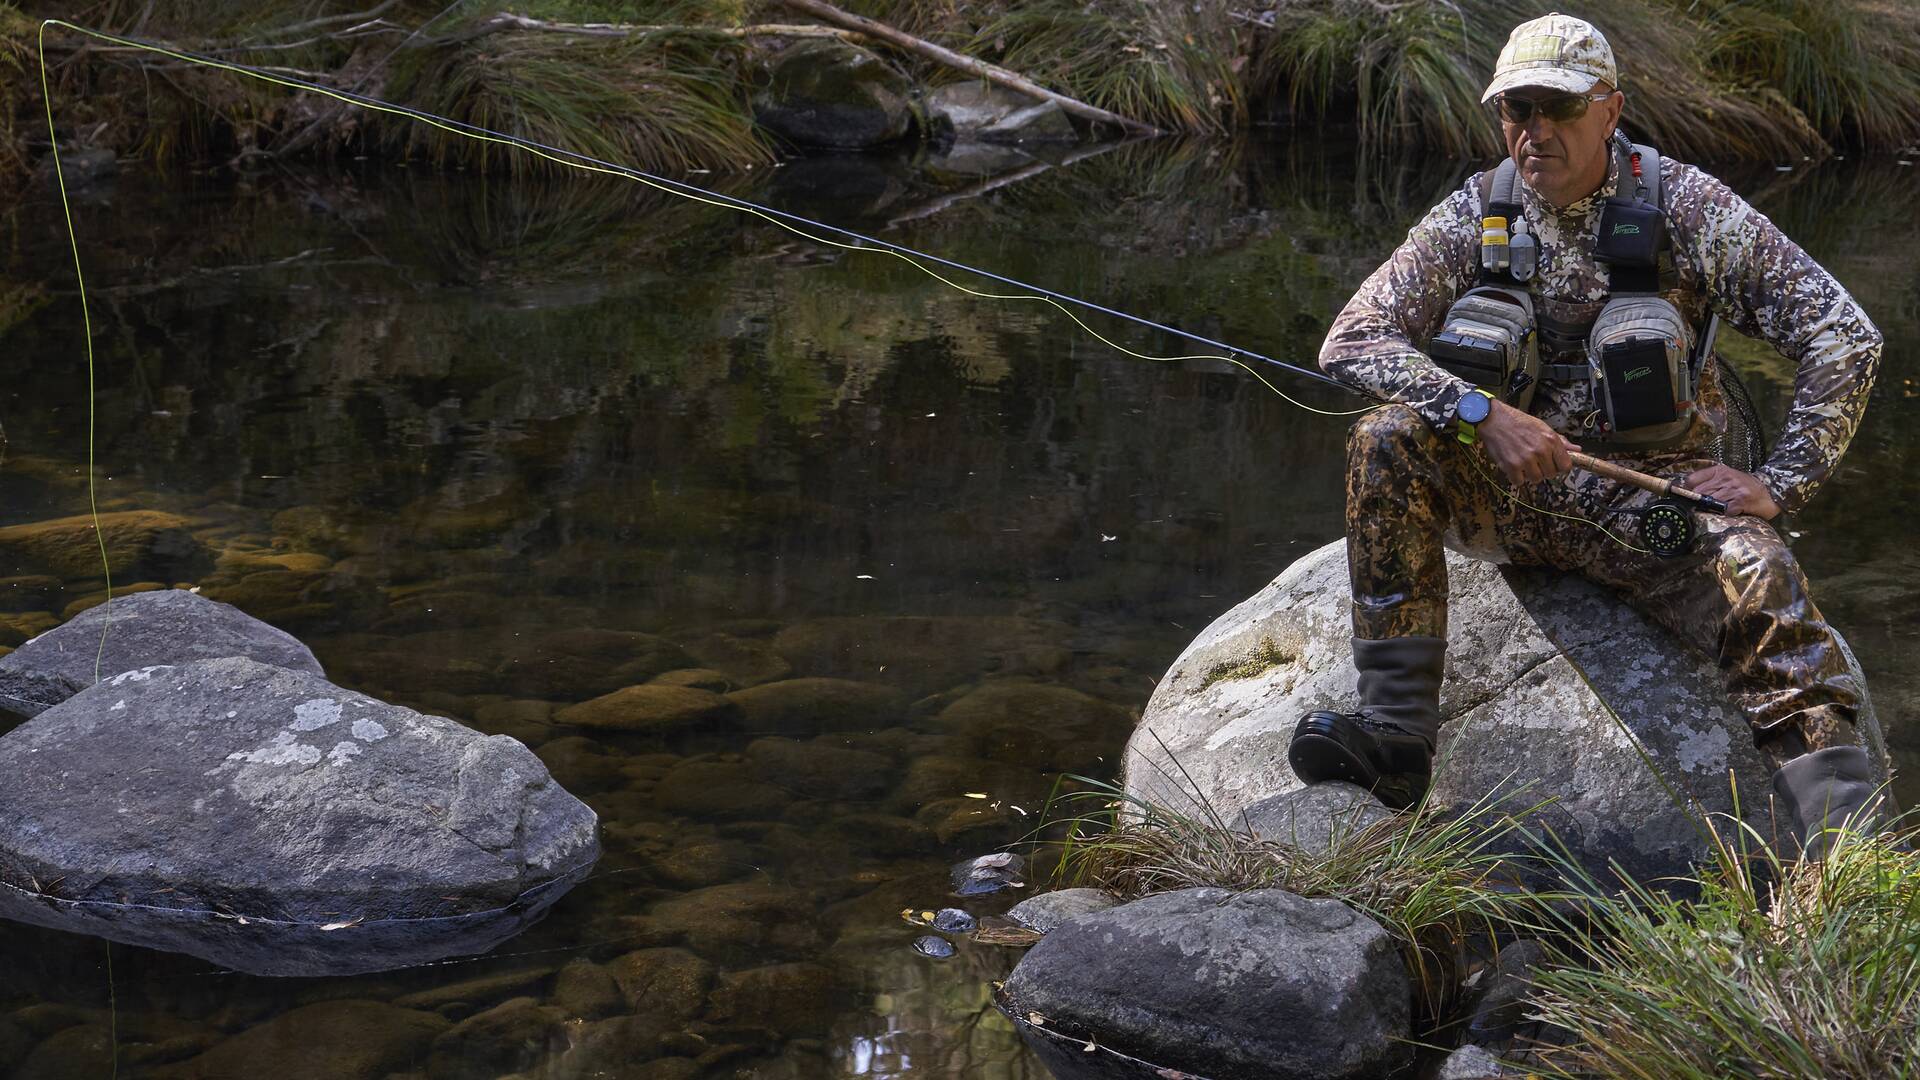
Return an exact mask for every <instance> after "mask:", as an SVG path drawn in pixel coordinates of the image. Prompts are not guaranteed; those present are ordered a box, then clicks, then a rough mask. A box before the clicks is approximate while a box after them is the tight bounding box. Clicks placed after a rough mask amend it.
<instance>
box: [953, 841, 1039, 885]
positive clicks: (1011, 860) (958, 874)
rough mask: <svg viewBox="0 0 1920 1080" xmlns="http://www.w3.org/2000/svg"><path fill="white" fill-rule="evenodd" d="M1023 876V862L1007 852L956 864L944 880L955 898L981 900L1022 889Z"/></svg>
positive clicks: (1024, 865)
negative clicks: (946, 880) (1004, 890)
mask: <svg viewBox="0 0 1920 1080" xmlns="http://www.w3.org/2000/svg"><path fill="white" fill-rule="evenodd" d="M1026 872H1027V860H1026V859H1024V858H1022V857H1021V856H1019V855H1015V854H1014V853H1013V852H1011V851H1002V852H997V853H995V854H993V855H982V856H980V857H979V858H977V859H968V860H967V861H965V862H962V863H956V864H954V866H953V869H952V870H950V871H948V875H947V876H948V878H949V879H950V880H951V881H952V882H953V891H954V893H955V894H956V895H958V896H985V895H987V894H988V893H996V892H999V891H1001V890H1002V889H1017V888H1020V887H1022V886H1024V885H1025V884H1026V880H1025V875H1026Z"/></svg>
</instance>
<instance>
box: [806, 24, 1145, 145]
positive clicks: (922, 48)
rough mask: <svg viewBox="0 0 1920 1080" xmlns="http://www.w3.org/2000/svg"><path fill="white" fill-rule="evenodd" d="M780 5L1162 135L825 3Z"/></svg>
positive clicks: (1068, 107)
mask: <svg viewBox="0 0 1920 1080" xmlns="http://www.w3.org/2000/svg"><path fill="white" fill-rule="evenodd" d="M782 2H783V3H785V4H786V6H788V7H790V8H793V9H794V10H796V11H804V12H806V13H807V14H809V15H812V16H813V17H814V18H817V19H820V20H822V21H825V22H830V23H833V24H834V25H835V26H844V27H846V28H847V29H849V30H853V31H856V32H858V33H862V34H866V35H867V36H868V37H872V38H878V39H879V40H881V41H884V42H886V43H888V44H889V45H893V46H896V47H898V48H901V49H905V50H906V51H908V52H910V53H914V54H916V55H918V56H923V57H926V58H927V59H928V60H932V61H934V62H935V63H938V64H945V65H946V66H948V67H950V68H954V69H956V70H958V71H964V72H966V73H967V74H969V75H972V76H974V77H975V78H979V79H985V80H987V81H988V82H994V83H999V84H1000V85H1001V86H1005V87H1008V88H1010V89H1013V90H1018V91H1020V92H1021V93H1023V94H1027V95H1030V96H1032V97H1037V98H1040V99H1042V100H1044V101H1051V102H1053V103H1055V104H1057V105H1059V106H1060V108H1061V109H1063V110H1065V111H1066V112H1068V113H1070V114H1072V115H1074V116H1078V117H1080V118H1081V119H1083V120H1091V121H1093V122H1094V123H1097V124H1114V125H1117V126H1119V127H1121V128H1124V129H1126V130H1127V131H1131V132H1134V133H1136V134H1139V135H1161V134H1165V133H1164V132H1162V131H1161V130H1160V129H1159V128H1156V127H1154V126H1152V125H1150V124H1143V123H1141V122H1140V121H1138V120H1129V119H1127V118H1126V117H1124V116H1121V115H1119V114H1118V113H1110V112H1108V111H1107V110H1105V109H1102V108H1098V107H1096V106H1093V105H1089V104H1087V103H1086V102H1084V101H1080V100H1078V99H1075V98H1070V97H1068V96H1066V95H1065V94H1056V93H1054V92H1053V91H1052V90H1049V89H1047V88H1046V87H1044V86H1041V85H1040V84H1039V83H1036V82H1034V81H1033V80H1032V79H1029V78H1027V77H1026V76H1024V75H1021V74H1020V73H1019V72H1015V71H1008V70H1007V69H1006V68H1003V67H998V66H996V65H993V64H989V63H986V62H985V61H981V60H975V59H974V58H973V57H971V56H963V55H961V54H960V53H957V52H954V51H953V50H952V49H946V48H942V47H940V46H938V45H935V44H934V43H933V42H931V41H926V40H923V39H921V38H917V37H914V36H913V35H912V34H907V33H903V32H901V31H899V30H895V29H894V28H893V27H891V26H888V25H887V24H885V23H882V22H875V21H874V20H872V19H869V18H867V17H866V16H864V15H855V14H853V13H852V12H847V11H841V10H840V9H839V8H837V7H834V6H833V5H832V4H829V3H825V2H824V0H782Z"/></svg>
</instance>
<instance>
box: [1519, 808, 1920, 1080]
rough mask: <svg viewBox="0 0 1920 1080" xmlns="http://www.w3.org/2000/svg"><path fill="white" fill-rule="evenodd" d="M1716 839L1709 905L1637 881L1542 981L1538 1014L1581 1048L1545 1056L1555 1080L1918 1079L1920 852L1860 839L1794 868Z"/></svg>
mask: <svg viewBox="0 0 1920 1080" xmlns="http://www.w3.org/2000/svg"><path fill="white" fill-rule="evenodd" d="M1714 839H1715V849H1714V853H1713V859H1712V861H1711V863H1710V864H1709V865H1708V866H1707V867H1706V868H1704V869H1703V871H1702V872H1701V873H1700V874H1699V876H1698V879H1697V880H1698V884H1699V885H1700V895H1699V897H1698V899H1697V900H1695V901H1693V902H1692V903H1686V902H1683V901H1679V900H1675V899H1672V898H1671V897H1670V896H1669V895H1668V894H1666V893H1664V892H1660V891H1656V890H1654V889H1652V888H1649V887H1646V886H1643V885H1635V884H1629V885H1628V886H1627V888H1626V890H1625V891H1624V892H1623V893H1620V894H1619V895H1617V896H1616V897H1614V898H1612V899H1607V900H1601V901H1598V902H1595V903H1593V904H1591V905H1590V906H1589V907H1588V908H1587V914H1589V915H1590V916H1592V917H1593V922H1594V925H1596V926H1597V929H1595V930H1592V931H1587V932H1585V933H1579V934H1575V935H1574V939H1573V941H1572V942H1571V943H1570V947H1569V948H1568V949H1567V952H1568V954H1569V956H1568V958H1567V960H1566V962H1564V963H1562V964H1561V965H1560V966H1558V967H1557V968H1555V969H1554V970H1551V971H1548V972H1546V973H1543V974H1541V975H1539V976H1537V977H1536V979H1535V987H1536V989H1537V990H1538V991H1539V997H1538V998H1537V1000H1536V1003H1535V1006H1536V1012H1537V1013H1538V1014H1539V1015H1540V1017H1541V1018H1542V1019H1545V1020H1546V1021H1548V1022H1550V1023H1552V1024H1556V1025H1558V1026H1560V1027H1562V1028H1565V1029H1566V1030H1568V1031H1570V1032H1572V1033H1573V1034H1574V1035H1575V1036H1576V1039H1575V1040H1574V1041H1573V1043H1572V1044H1571V1045H1568V1046H1565V1047H1560V1048H1555V1049H1553V1050H1551V1051H1546V1052H1544V1053H1542V1055H1541V1057H1542V1058H1543V1060H1544V1061H1545V1062H1546V1063H1547V1064H1548V1066H1549V1067H1550V1068H1551V1070H1552V1072H1551V1075H1555V1076H1563V1077H1579V1076H1595V1075H1599V1076H1632V1077H1661V1078H1672V1080H1709V1078H1711V1080H1728V1078H1736V1080H1737V1078H1755V1080H1758V1078H1789V1077H1823V1078H1828V1080H1869V1078H1875V1080H1878V1078H1893V1077H1905V1078H1911V1077H1915V1076H1920V855H1916V854H1914V853H1913V851H1912V850H1911V848H1908V849H1906V850H1902V849H1901V847H1900V841H1899V840H1898V839H1897V838H1872V839H1863V838H1860V837H1857V836H1851V835H1849V836H1847V837H1844V838H1842V839H1841V841H1840V842H1839V843H1838V844H1837V846H1836V847H1835V849H1834V850H1833V852H1831V853H1830V854H1829V856H1828V858H1827V859H1826V860H1825V861H1823V862H1817V863H1790V864H1783V863H1782V862H1781V860H1780V859H1779V858H1778V857H1776V856H1775V855H1774V854H1773V853H1772V852H1771V850H1770V848H1769V847H1768V846H1767V845H1766V844H1765V843H1764V841H1762V839H1761V838H1760V837H1758V836H1756V835H1753V834H1751V833H1749V832H1746V831H1741V832H1739V833H1737V834H1736V835H1735V836H1734V837H1733V838H1731V839H1729V838H1726V837H1723V836H1719V835H1716V836H1715V838H1714ZM1912 839H1913V833H1912V832H1911V831H1909V832H1908V833H1907V834H1906V840H1907V842H1908V843H1910V842H1911V840H1912ZM1769 883H1771V884H1769Z"/></svg>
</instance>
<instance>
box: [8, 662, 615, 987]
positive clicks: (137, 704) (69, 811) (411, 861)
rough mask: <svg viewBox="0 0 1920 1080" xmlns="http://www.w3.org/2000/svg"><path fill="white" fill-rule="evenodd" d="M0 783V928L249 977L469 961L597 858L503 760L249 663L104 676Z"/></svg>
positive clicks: (23, 730) (516, 748) (538, 773)
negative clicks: (69, 936) (191, 959)
mask: <svg viewBox="0 0 1920 1080" xmlns="http://www.w3.org/2000/svg"><path fill="white" fill-rule="evenodd" d="M0 775H4V776H6V777H8V778H9V780H8V783H7V784H5V785H0V915H4V916H6V917H9V918H14V919H18V920H20V921H22V922H29V923H34V924H36V925H40V926H49V927H53V928H54V929H59V930H69V931H74V932H79V933H90V934H96V935H98V936H101V937H106V938H109V939H111V940H114V941H120V942H124V943H127V944H131V945H142V946H147V947H150V948H159V949H167V950H172V951H176V952H185V953H189V954H192V955H194V956H198V957H201V958H203V959H206V960H209V961H212V962H213V963H216V964H220V965H223V966H225V967H230V968H233V969H235V970H239V971H245V972H249V973H254V974H262V975H337V974H351V973H358V972H368V971H379V970H386V969H391V968H398V967H404V966H407V965H410V964H415V963H421V962H425V961H428V960H433V959H438V958H441V957H444V956H447V955H451V954H456V953H477V952H484V951H486V950H488V949H490V948H492V947H493V946H495V945H497V944H499V943H500V942H501V941H504V940H505V939H507V938H508V937H511V936H512V935H514V934H516V933H518V932H519V931H520V930H521V929H523V928H525V927H526V926H527V925H528V924H529V923H531V922H533V921H535V920H536V919H538V918H539V917H540V916H541V915H543V914H544V913H545V911H546V910H547V908H548V907H550V906H551V905H552V904H553V902H554V901H555V900H557V899H559V897H560V896H561V894H563V893H564V892H565V891H566V890H567V889H568V888H570V887H571V886H572V885H573V884H574V882H576V881H577V880H579V878H581V877H582V876H584V875H585V874H586V872H587V871H588V870H589V869H590V868H591V867H592V865H593V863H594V860H595V859H596V858H597V857H598V856H599V842H598V839H597V835H596V833H597V828H596V825H597V823H596V822H595V820H594V816H593V813H592V811H590V810H588V809H587V807H586V806H585V805H583V804H582V803H581V802H580V801H579V800H578V799H575V798H574V797H573V796H572V795H570V794H568V793H567V792H566V791H565V790H563V789H562V788H561V787H560V786H559V785H558V784H557V783H555V782H554V781H553V779H552V777H550V776H549V775H548V774H547V770H546V768H545V766H543V765H542V764H541V763H540V760H539V759H538V758H536V757H534V756H533V754H532V753H531V752H530V751H528V750H527V749H526V747H524V746H522V745H520V744H519V743H517V742H515V741H514V740H512V739H508V738H505V737H503V736H493V737H487V736H482V735H480V734H479V733H478V732H474V731H470V730H468V729H467V728H464V727H461V726H460V725H458V724H455V723H453V722H451V721H447V720H443V719H440V718H437V717H430V716H424V715H422V714H420V713H416V712H413V711H412V710H409V709H403V708H400V707H398V706H393V705H388V704H386V703H383V702H380V701H377V700H375V699H373V698H369V697H367V696H365V695H363V694H357V693H353V692H351V691H347V690H343V689H341V688H340V687H337V686H334V685H333V684H331V683H328V682H327V681H326V680H324V679H322V678H320V677H319V676H317V675H313V674H310V673H306V672H297V671H290V670H287V669H284V668H276V667H270V666H268V665H265V664H260V663H256V662H254V661H252V660H247V659H243V658H228V659H222V660H206V661H199V662H195V663H191V664H184V665H177V666H159V667H148V668H138V669H135V670H132V671H128V672H123V673H121V674H119V675H116V676H114V677H113V678H111V679H108V680H106V681H105V682H103V683H101V684H100V685H98V686H94V687H92V688H90V689H88V690H86V691H84V692H82V693H80V694H77V695H75V696H74V697H72V698H71V699H69V700H68V701H66V702H64V703H63V704H61V705H59V706H56V707H55V708H52V709H49V710H47V711H46V712H44V713H42V714H40V715H39V716H37V717H35V718H34V719H32V720H29V721H28V722H27V723H25V724H23V725H21V726H20V727H19V728H18V729H16V730H15V731H13V732H12V733H10V734H8V735H7V736H6V737H5V738H0Z"/></svg>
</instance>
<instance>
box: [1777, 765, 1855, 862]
mask: <svg viewBox="0 0 1920 1080" xmlns="http://www.w3.org/2000/svg"><path fill="white" fill-rule="evenodd" d="M1773 798H1774V805H1775V807H1777V808H1778V810H1779V811H1780V814H1779V820H1781V821H1782V822H1783V823H1785V824H1787V825H1788V827H1789V828H1791V829H1792V830H1793V832H1792V835H1791V836H1790V837H1788V838H1787V846H1788V848H1789V850H1788V851H1787V852H1786V854H1788V855H1794V854H1798V855H1800V857H1802V858H1805V859H1809V860H1817V859H1824V858H1826V856H1827V852H1828V851H1829V850H1831V849H1832V847H1833V845H1834V842H1835V841H1836V840H1837V839H1838V830H1839V829H1841V828H1842V827H1845V828H1846V829H1847V831H1849V832H1853V833H1857V834H1861V835H1872V834H1873V833H1875V832H1876V831H1878V829H1879V827H1880V820H1879V819H1880V817H1881V814H1880V810H1881V807H1880V805H1879V802H1880V799H1879V789H1878V788H1876V787H1875V786H1874V783H1873V771H1872V769H1871V768H1870V767H1869V759H1868V758H1867V752H1866V750H1865V749H1864V748H1862V747H1858V746H1829V747H1827V748H1826V749H1825V750H1815V751H1813V752H1812V753H1810V754H1801V755H1800V756H1799V757H1796V758H1794V759H1792V760H1791V761H1788V762H1787V763H1786V764H1785V765H1782V766H1780V769H1779V771H1777V772H1775V773H1774V774H1773ZM1796 847H1797V851H1796V850H1794V849H1795V848H1796Z"/></svg>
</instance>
